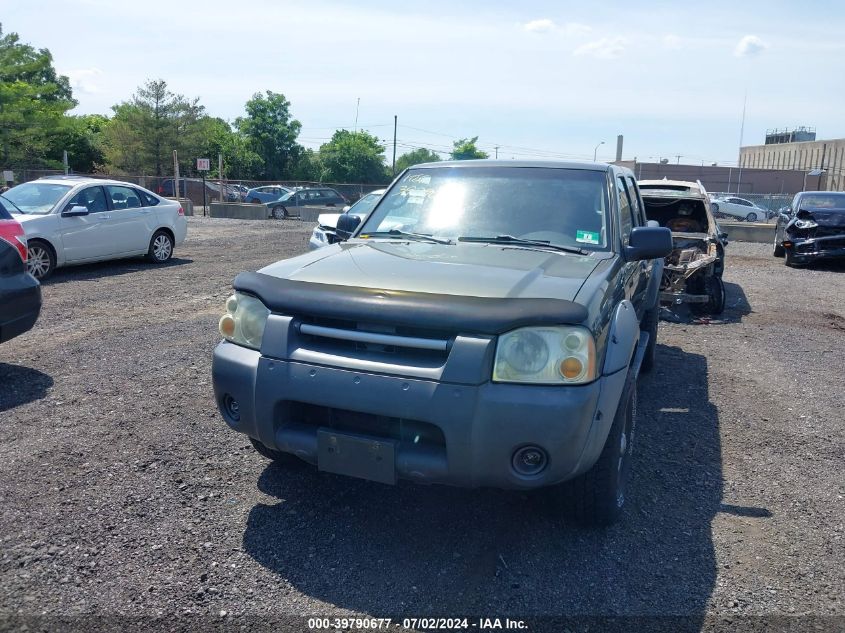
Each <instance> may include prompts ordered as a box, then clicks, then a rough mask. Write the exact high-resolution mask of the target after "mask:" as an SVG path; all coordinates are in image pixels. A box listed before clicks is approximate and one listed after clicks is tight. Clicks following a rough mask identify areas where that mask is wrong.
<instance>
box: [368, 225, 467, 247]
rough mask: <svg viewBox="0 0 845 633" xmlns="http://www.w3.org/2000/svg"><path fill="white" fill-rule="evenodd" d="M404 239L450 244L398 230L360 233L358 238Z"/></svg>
mask: <svg viewBox="0 0 845 633" xmlns="http://www.w3.org/2000/svg"><path fill="white" fill-rule="evenodd" d="M365 236H366V237H404V238H406V239H411V240H420V241H428V242H434V243H435V244H452V240H448V239H445V238H442V237H434V236H433V235H429V234H428V233H409V232H408V231H400V230H399V229H390V230H389V231H373V232H369V231H367V232H365V233H361V234H360V235H359V236H358V237H365Z"/></svg>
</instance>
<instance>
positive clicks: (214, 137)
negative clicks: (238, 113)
mask: <svg viewBox="0 0 845 633" xmlns="http://www.w3.org/2000/svg"><path fill="white" fill-rule="evenodd" d="M199 125H200V129H201V136H202V138H203V139H204V142H203V144H202V146H201V147H200V149H199V151H198V154H202V157H207V158H210V159H211V171H210V172H209V174H208V175H209V176H211V177H212V178H220V177H221V174H218V173H217V172H218V165H217V155H218V154H223V175H224V176H225V177H226V178H230V179H234V180H242V179H248V180H254V179H258V178H260V177H261V174H262V172H263V169H264V163H263V162H262V160H261V157H260V156H259V155H258V154H256V153H255V152H254V151H253V150H252V147H251V145H250V142H249V139H247V138H246V137H245V136H244V135H243V134H241V133H240V132H237V131H234V130H232V128H231V126H230V125H229V124H228V123H227V122H226V121H224V120H223V119H219V118H216V117H205V118H204V119H202V120H201V121H200V122H199Z"/></svg>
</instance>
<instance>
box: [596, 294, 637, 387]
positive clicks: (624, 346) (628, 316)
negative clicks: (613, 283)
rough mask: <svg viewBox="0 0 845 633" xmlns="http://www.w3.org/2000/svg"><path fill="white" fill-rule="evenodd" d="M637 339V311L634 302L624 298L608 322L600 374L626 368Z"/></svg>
mask: <svg viewBox="0 0 845 633" xmlns="http://www.w3.org/2000/svg"><path fill="white" fill-rule="evenodd" d="M639 340H640V322H639V321H638V320H637V312H636V310H634V304H632V303H631V302H630V301H629V300H628V299H625V300H623V301H622V302H621V303H620V304H619V306H617V308H616V313H615V314H614V315H613V320H612V322H611V324H610V334H609V335H608V337H607V353H606V354H605V355H604V368H603V370H602V374H603V375H605V376H608V375H610V374H615V373H616V372H617V371H619V370H621V369H625V368H627V367H628V365H630V363H631V357H632V356H633V355H634V350H635V349H636V347H637V343H638V342H639Z"/></svg>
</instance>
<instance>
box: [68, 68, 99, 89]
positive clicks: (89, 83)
mask: <svg viewBox="0 0 845 633" xmlns="http://www.w3.org/2000/svg"><path fill="white" fill-rule="evenodd" d="M59 74H60V75H65V76H67V78H68V79H70V87H71V88H72V89H73V91H74V92H82V93H84V94H97V93H99V92H102V91H103V89H102V88H101V87H100V85H99V83H98V82H97V78H98V77H100V76H101V75H102V74H103V71H102V70H100V69H99V68H76V69H71V70H64V71H60V72H59Z"/></svg>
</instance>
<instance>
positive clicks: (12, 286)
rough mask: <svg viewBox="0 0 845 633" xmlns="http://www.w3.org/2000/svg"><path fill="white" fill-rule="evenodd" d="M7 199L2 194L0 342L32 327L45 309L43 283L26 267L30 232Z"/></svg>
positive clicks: (0, 219) (0, 221) (0, 229)
mask: <svg viewBox="0 0 845 633" xmlns="http://www.w3.org/2000/svg"><path fill="white" fill-rule="evenodd" d="M3 200H4V198H3V195H0V343H5V342H6V341H8V340H9V339H12V338H14V337H16V336H18V335H20V334H23V333H24V332H27V331H28V330H30V329H32V326H33V325H35V322H36V321H37V320H38V314H39V313H40V312H41V285H40V284H39V283H38V282H37V281H36V280H35V278H34V277H33V276H32V275H30V274H29V273H28V272H27V270H26V236H25V235H24V232H23V229H22V228H21V225H20V224H18V222H17V221H16V220H15V219H14V218H13V217H12V215H11V214H10V213H9V211H8V209H7V208H6V206H5V205H4V204H3ZM10 206H12V207H13V205H10ZM13 208H14V207H13Z"/></svg>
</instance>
